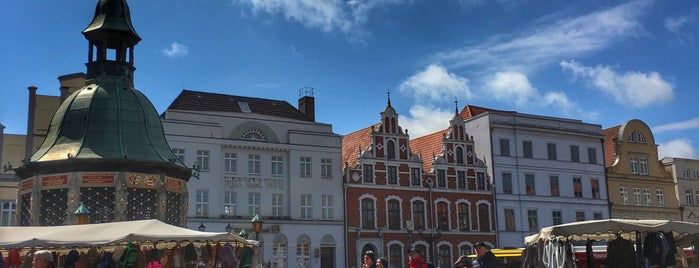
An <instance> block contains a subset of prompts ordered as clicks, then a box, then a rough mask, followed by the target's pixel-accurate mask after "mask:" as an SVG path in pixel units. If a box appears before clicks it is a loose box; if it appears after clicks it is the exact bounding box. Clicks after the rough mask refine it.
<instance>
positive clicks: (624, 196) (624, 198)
mask: <svg viewBox="0 0 699 268" xmlns="http://www.w3.org/2000/svg"><path fill="white" fill-rule="evenodd" d="M619 194H621V203H622V204H623V205H628V204H629V188H628V187H626V186H621V187H619Z"/></svg>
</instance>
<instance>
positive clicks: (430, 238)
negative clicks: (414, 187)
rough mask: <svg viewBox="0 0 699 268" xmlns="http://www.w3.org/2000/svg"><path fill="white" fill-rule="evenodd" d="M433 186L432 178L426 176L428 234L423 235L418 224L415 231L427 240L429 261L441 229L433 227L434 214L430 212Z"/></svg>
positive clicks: (432, 256)
mask: <svg viewBox="0 0 699 268" xmlns="http://www.w3.org/2000/svg"><path fill="white" fill-rule="evenodd" d="M433 186H434V181H433V180H432V178H427V189H428V191H429V198H430V206H429V207H428V208H427V213H428V215H429V217H428V219H427V224H429V231H430V233H429V236H423V235H422V233H423V231H425V228H424V227H422V226H418V228H417V232H418V233H419V234H420V237H422V238H423V239H426V240H427V241H428V242H429V245H430V261H432V262H434V261H435V259H434V241H435V240H437V238H438V237H439V236H440V235H441V234H442V230H441V229H440V228H435V221H434V214H433V213H432V211H433V207H434V200H433V199H432V187H433Z"/></svg>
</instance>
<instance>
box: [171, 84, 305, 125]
mask: <svg viewBox="0 0 699 268" xmlns="http://www.w3.org/2000/svg"><path fill="white" fill-rule="evenodd" d="M239 102H246V103H247V104H248V107H250V112H251V113H256V114H262V115H269V116H278V117H284V118H289V119H294V120H301V121H311V122H312V121H313V120H311V119H310V118H308V116H306V115H305V114H303V113H302V112H301V111H299V110H298V109H296V108H295V107H294V106H292V105H291V104H289V103H288V102H286V101H280V100H269V99H260V98H250V97H241V96H233V95H226V94H218V93H209V92H200V91H192V90H186V89H184V90H182V92H180V95H178V96H177V98H175V100H174V101H172V103H171V104H170V107H168V108H167V109H168V110H170V109H174V110H188V111H211V112H231V113H242V112H243V111H242V110H241V109H240V105H239V104H238V103H239Z"/></svg>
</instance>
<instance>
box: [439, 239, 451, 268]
mask: <svg viewBox="0 0 699 268" xmlns="http://www.w3.org/2000/svg"><path fill="white" fill-rule="evenodd" d="M451 264H452V258H451V247H449V246H448V245H441V246H439V268H451Z"/></svg>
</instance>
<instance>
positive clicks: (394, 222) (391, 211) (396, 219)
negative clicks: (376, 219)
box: [387, 199, 401, 230]
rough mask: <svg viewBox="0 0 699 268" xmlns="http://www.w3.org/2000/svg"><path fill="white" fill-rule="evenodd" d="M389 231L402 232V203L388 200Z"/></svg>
mask: <svg viewBox="0 0 699 268" xmlns="http://www.w3.org/2000/svg"><path fill="white" fill-rule="evenodd" d="M387 207H388V229H391V230H400V219H401V217H400V202H398V200H395V199H392V200H388V206H387Z"/></svg>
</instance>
